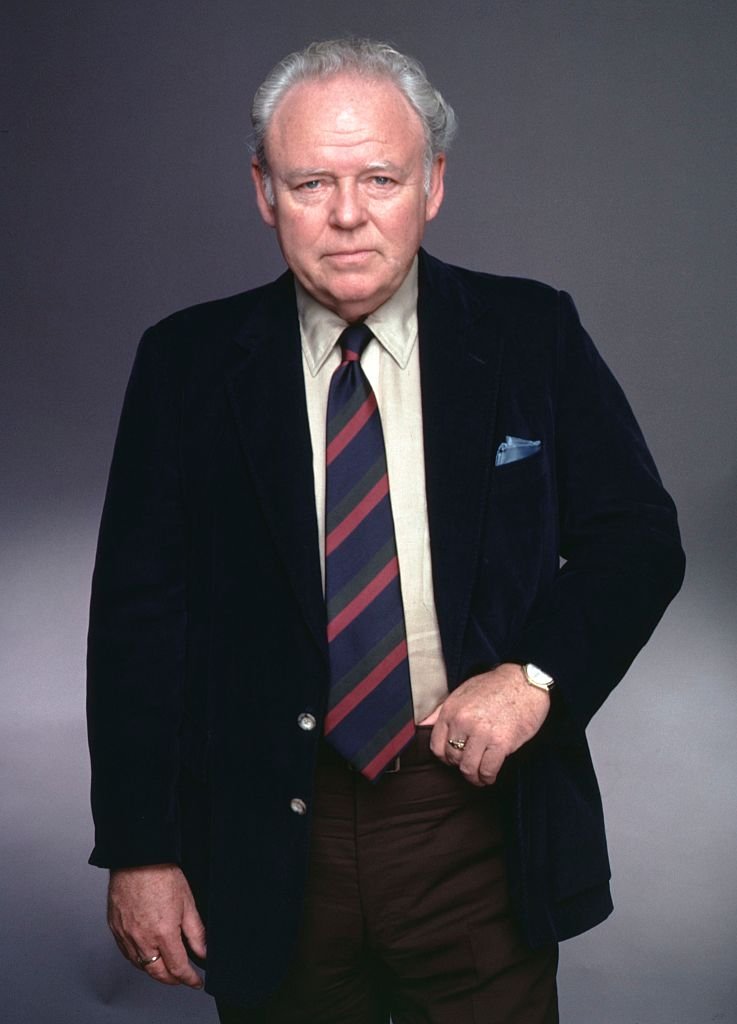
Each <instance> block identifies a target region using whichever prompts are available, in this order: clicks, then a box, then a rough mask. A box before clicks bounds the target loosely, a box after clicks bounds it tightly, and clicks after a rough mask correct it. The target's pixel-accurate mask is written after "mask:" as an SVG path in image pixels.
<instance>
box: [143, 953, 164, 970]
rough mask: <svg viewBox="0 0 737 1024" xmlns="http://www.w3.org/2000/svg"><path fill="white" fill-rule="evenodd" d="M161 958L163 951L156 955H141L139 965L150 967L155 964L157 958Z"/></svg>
mask: <svg viewBox="0 0 737 1024" xmlns="http://www.w3.org/2000/svg"><path fill="white" fill-rule="evenodd" d="M160 959H161V953H155V954H154V956H139V958H138V966H139V967H150V966H151V964H155V963H156V961H157V960H160Z"/></svg>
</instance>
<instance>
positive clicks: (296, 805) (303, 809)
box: [289, 796, 307, 814]
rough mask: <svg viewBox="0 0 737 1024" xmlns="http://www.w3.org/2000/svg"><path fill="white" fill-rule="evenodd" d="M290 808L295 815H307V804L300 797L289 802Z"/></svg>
mask: <svg viewBox="0 0 737 1024" xmlns="http://www.w3.org/2000/svg"><path fill="white" fill-rule="evenodd" d="M289 806H290V807H291V809H292V810H293V811H294V813H295V814H307V804H306V803H305V802H304V800H300V798H299V797H298V796H295V797H293V798H292V800H290V801H289Z"/></svg>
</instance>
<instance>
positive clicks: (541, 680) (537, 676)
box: [524, 665, 553, 690]
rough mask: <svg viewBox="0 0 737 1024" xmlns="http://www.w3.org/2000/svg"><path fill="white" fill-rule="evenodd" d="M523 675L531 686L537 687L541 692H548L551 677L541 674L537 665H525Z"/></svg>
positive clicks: (551, 682) (544, 673)
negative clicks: (524, 674)
mask: <svg viewBox="0 0 737 1024" xmlns="http://www.w3.org/2000/svg"><path fill="white" fill-rule="evenodd" d="M524 669H525V673H526V675H527V678H528V679H529V681H530V682H531V683H532V685H533V686H539V687H540V688H541V689H543V690H549V689H550V687H551V686H552V685H553V677H552V676H549V675H548V673H547V672H543V670H542V669H541V668H538V667H537V665H525V666H524Z"/></svg>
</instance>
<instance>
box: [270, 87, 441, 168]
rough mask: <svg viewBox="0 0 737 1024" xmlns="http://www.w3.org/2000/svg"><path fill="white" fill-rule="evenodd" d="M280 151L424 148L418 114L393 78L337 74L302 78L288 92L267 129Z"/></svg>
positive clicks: (273, 146) (273, 149)
mask: <svg viewBox="0 0 737 1024" xmlns="http://www.w3.org/2000/svg"><path fill="white" fill-rule="evenodd" d="M265 142H266V148H267V151H268V153H269V156H270V158H271V157H272V156H274V155H279V154H283V155H286V154H287V153H290V154H293V153H295V152H299V151H303V150H305V149H311V148H320V147H324V148H327V149H338V150H340V149H345V148H346V147H356V146H367V145H372V144H374V145H384V146H388V147H401V148H405V149H415V148H416V147H417V146H419V147H421V148H424V142H425V136H424V130H423V126H422V121H421V120H420V117H419V115H418V114H417V112H416V111H415V110H414V109H413V108H412V106H411V105H410V103H409V101H408V100H407V99H406V98H405V96H404V94H403V93H402V92H401V91H400V90H399V88H398V87H397V86H396V85H395V84H394V83H393V82H392V81H390V80H389V79H387V78H372V77H367V76H363V75H355V74H337V75H332V76H331V77H329V78H323V79H311V80H308V81H304V82H299V83H298V84H297V85H294V86H292V88H291V89H290V90H289V91H288V92H287V93H286V95H285V96H284V97H283V98H282V100H281V102H280V103H279V105H278V106H277V108H276V110H275V111H274V114H273V116H272V119H271V123H270V124H269V127H268V130H267V132H266V139H265Z"/></svg>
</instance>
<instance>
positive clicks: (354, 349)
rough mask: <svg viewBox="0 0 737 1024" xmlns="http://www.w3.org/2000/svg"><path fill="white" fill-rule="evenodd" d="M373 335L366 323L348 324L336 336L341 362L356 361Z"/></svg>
mask: <svg viewBox="0 0 737 1024" xmlns="http://www.w3.org/2000/svg"><path fill="white" fill-rule="evenodd" d="M373 336H374V335H373V333H372V331H371V328H370V327H367V326H366V324H363V323H360V324H349V325H348V327H346V329H345V330H344V331H343V333H342V334H341V336H340V337H339V338H338V344H339V345H340V348H341V352H342V359H343V362H344V363H357V362H358V361H359V360H360V358H361V356H362V355H363V351H364V349H365V348H366V346H367V345H368V343H369V342H370V341H371V339H372V338H373Z"/></svg>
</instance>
